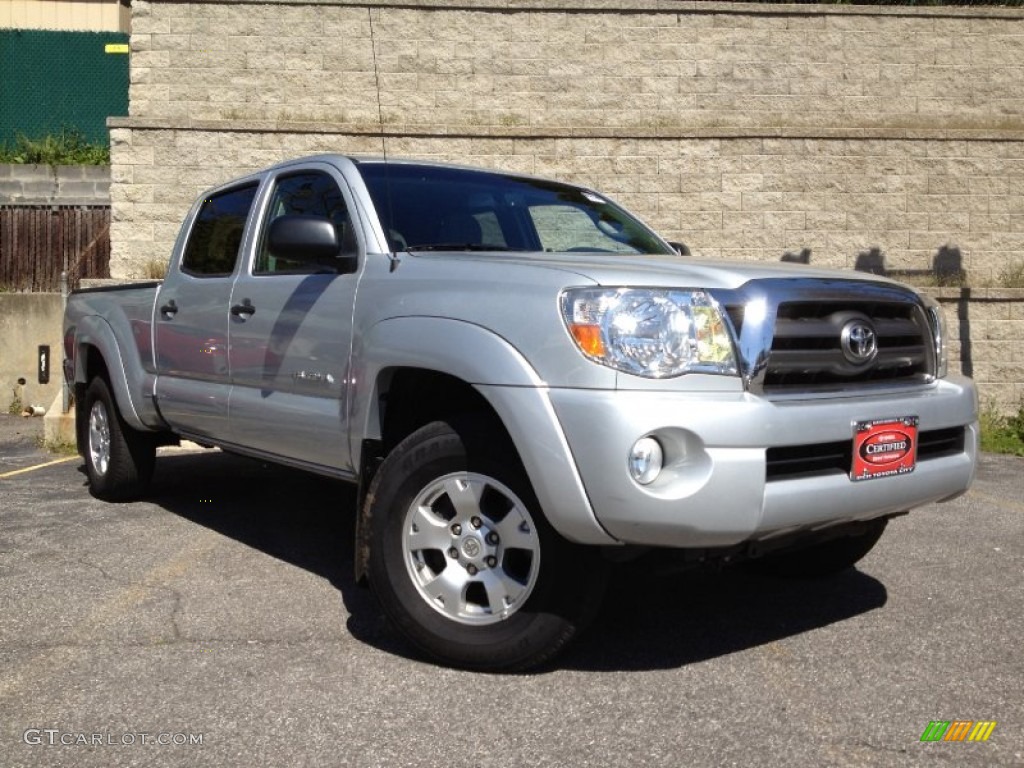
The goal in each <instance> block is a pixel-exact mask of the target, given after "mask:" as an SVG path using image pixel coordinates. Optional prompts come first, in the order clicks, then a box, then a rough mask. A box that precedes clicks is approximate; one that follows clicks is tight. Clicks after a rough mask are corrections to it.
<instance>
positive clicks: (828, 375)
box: [733, 301, 931, 392]
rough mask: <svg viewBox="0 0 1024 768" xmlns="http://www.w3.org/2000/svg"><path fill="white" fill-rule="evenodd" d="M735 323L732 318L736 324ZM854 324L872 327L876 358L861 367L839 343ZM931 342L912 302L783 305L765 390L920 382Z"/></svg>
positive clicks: (777, 320)
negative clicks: (844, 333)
mask: <svg viewBox="0 0 1024 768" xmlns="http://www.w3.org/2000/svg"><path fill="white" fill-rule="evenodd" d="M737 319H739V318H735V317H733V321H734V322H735V321H736V320H737ZM740 322H742V320H740ZM855 322H856V323H860V324H866V325H867V327H869V328H871V329H873V330H874V334H875V339H876V343H877V354H875V356H874V357H873V359H871V360H869V361H866V362H863V363H858V362H857V361H855V360H853V361H851V359H850V356H849V355H848V354H847V352H846V351H844V348H843V344H842V335H843V331H844V328H847V327H848V326H850V324H851V323H855ZM930 343H931V331H930V329H929V327H928V322H927V320H926V319H925V317H924V315H923V313H922V312H921V311H920V310H919V308H918V307H917V306H916V305H915V304H913V303H911V302H901V301H861V302H849V301H846V302H844V301H790V302H783V303H781V304H780V305H779V307H778V313H777V316H776V321H775V329H774V334H773V340H772V345H771V350H770V353H769V356H768V363H767V367H766V370H765V376H764V381H763V386H764V391H765V392H772V391H775V392H778V391H789V390H814V389H840V388H848V387H849V386H850V385H864V384H876V383H879V384H910V383H920V382H924V381H926V380H927V378H928V375H929V373H930V371H929V363H930V348H929V345H930Z"/></svg>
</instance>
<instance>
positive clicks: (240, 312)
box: [231, 299, 256, 319]
mask: <svg viewBox="0 0 1024 768" xmlns="http://www.w3.org/2000/svg"><path fill="white" fill-rule="evenodd" d="M255 313H256V307H254V306H253V305H252V301H250V300H249V299H242V303H241V304H235V305H234V306H233V307H231V314H232V315H234V316H235V317H242V318H245V319H248V318H250V317H252V316H253V315H254V314H255Z"/></svg>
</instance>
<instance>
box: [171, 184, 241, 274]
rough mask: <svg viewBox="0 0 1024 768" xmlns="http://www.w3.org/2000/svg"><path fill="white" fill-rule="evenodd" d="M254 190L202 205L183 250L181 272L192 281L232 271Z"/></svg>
mask: <svg viewBox="0 0 1024 768" xmlns="http://www.w3.org/2000/svg"><path fill="white" fill-rule="evenodd" d="M257 186H258V185H256V184H249V185H247V186H244V187H238V188H236V189H231V190H228V191H226V192H219V193H218V194H216V195H213V196H211V197H210V198H209V199H207V200H204V201H203V207H202V208H200V210H199V215H198V216H196V220H195V223H194V224H193V225H192V232H191V233H189V237H188V243H187V244H186V246H185V257H184V258H183V259H182V262H181V271H182V272H184V273H186V274H189V275H192V276H194V277H224V276H225V275H230V274H231V273H232V272H234V271H235V263H236V262H237V261H238V253H239V251H240V250H241V248H242V236H243V234H244V233H245V220H246V219H247V218H248V217H249V209H250V208H252V201H253V198H255V197H256V189H257Z"/></svg>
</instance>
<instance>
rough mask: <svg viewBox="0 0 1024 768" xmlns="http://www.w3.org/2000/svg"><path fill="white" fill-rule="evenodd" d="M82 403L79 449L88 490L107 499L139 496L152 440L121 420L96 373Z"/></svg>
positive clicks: (150, 462) (149, 471)
mask: <svg viewBox="0 0 1024 768" xmlns="http://www.w3.org/2000/svg"><path fill="white" fill-rule="evenodd" d="M83 407H84V408H85V412H86V429H85V435H84V437H85V446H84V448H85V450H84V451H83V453H84V455H85V469H86V473H87V474H88V476H89V490H90V492H91V493H92V494H93V495H94V496H96V497H97V498H100V499H105V500H108V501H124V500H127V499H131V498H134V497H137V496H139V495H140V494H141V493H142V492H143V491H145V489H146V487H147V486H148V485H149V481H150V478H151V477H152V476H153V465H154V463H155V460H156V441H155V440H154V439H153V437H152V436H150V435H148V434H145V433H143V432H139V431H138V430H135V429H132V428H131V427H129V426H128V425H127V424H125V422H124V420H123V419H122V418H121V413H120V411H118V409H117V403H116V402H115V401H114V398H113V396H112V395H111V393H110V387H109V385H108V384H107V382H106V381H105V380H104V379H102V378H99V377H97V378H95V379H93V380H92V382H91V383H90V384H89V387H88V389H86V391H85V402H84V403H83Z"/></svg>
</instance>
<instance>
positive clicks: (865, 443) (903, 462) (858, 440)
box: [850, 416, 918, 480]
mask: <svg viewBox="0 0 1024 768" xmlns="http://www.w3.org/2000/svg"><path fill="white" fill-rule="evenodd" d="M917 421H918V419H917V416H904V417H902V418H898V419H876V420H875V421H860V422H857V423H856V424H855V425H854V435H853V467H852V468H851V470H850V479H851V480H871V479H874V478H876V477H889V476H891V475H905V474H907V473H908V472H913V471H914V467H915V466H916V464H917Z"/></svg>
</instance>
